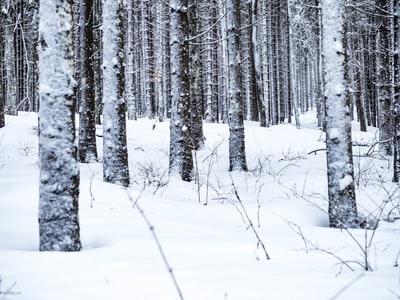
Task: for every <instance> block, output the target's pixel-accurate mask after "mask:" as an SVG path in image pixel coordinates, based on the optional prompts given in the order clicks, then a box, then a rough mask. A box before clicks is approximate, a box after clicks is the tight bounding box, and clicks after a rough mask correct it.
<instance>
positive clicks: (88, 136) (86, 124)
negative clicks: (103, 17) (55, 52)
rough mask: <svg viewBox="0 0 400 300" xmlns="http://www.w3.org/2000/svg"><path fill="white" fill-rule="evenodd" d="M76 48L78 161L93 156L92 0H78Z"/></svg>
mask: <svg viewBox="0 0 400 300" xmlns="http://www.w3.org/2000/svg"><path fill="white" fill-rule="evenodd" d="M79 41H80V42H79V46H80V48H79V49H75V51H79V53H80V68H79V71H80V81H79V82H80V86H79V89H80V93H79V95H80V99H79V100H80V101H79V139H78V151H79V152H78V153H79V161H80V162H82V163H90V162H95V161H96V160H97V147H96V120H95V113H96V112H95V85H94V64H93V57H94V55H95V51H94V46H95V45H94V39H93V1H92V0H79Z"/></svg>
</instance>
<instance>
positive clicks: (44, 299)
mask: <svg viewBox="0 0 400 300" xmlns="http://www.w3.org/2000/svg"><path fill="white" fill-rule="evenodd" d="M313 116H314V113H312V114H310V115H305V116H302V128H303V129H301V130H298V129H296V128H295V126H294V125H290V124H283V125H279V126H275V127H271V128H259V127H258V125H257V124H256V123H252V122H246V123H245V125H246V152H247V153H246V154H247V161H248V166H249V172H246V173H244V172H232V173H231V175H232V179H233V181H234V184H235V187H236V188H237V190H238V194H239V196H240V198H241V200H242V202H243V204H244V207H245V209H246V211H247V213H248V215H249V216H250V218H251V220H252V223H253V225H254V226H255V229H256V230H257V232H258V234H259V236H260V238H261V239H262V241H263V243H264V244H265V246H266V249H267V251H268V254H269V255H270V257H271V259H270V260H269V261H267V260H266V259H265V255H264V253H263V251H262V249H261V248H260V247H258V245H257V240H256V238H255V236H254V234H253V232H252V230H251V229H250V228H249V222H248V220H246V218H245V217H244V212H243V210H242V209H241V207H240V205H239V203H238V201H237V199H236V198H235V197H234V194H233V190H232V189H233V187H232V182H231V179H230V176H229V173H228V171H227V170H228V167H229V157H228V156H229V155H228V137H229V129H228V126H227V125H222V124H204V132H205V136H206V138H207V139H206V141H205V143H206V144H205V147H204V149H203V150H199V151H197V153H196V155H197V161H198V164H199V168H200V170H199V174H198V175H199V177H200V203H199V197H198V194H197V190H198V185H197V184H196V182H195V181H194V182H190V183H187V182H182V181H181V180H178V179H175V178H169V177H168V148H169V123H168V122H164V123H158V124H157V126H156V127H155V128H154V130H153V124H154V121H153V120H148V119H140V120H138V121H128V147H129V152H130V154H129V159H130V168H131V174H132V175H131V177H132V186H131V187H130V188H129V189H128V190H126V189H124V188H122V187H120V186H116V185H112V184H109V183H104V182H103V181H102V170H101V163H92V164H81V165H80V168H81V188H80V200H79V201H80V226H81V239H82V245H83V249H82V251H80V252H74V253H62V252H39V251H38V245H39V243H38V240H39V239H38V224H37V213H38V184H39V170H38V157H37V156H38V149H37V145H36V144H34V145H33V146H32V148H31V149H30V150H29V151H27V153H26V155H25V154H24V155H22V152H21V151H19V150H20V148H21V145H22V144H21V141H27V140H35V139H36V138H37V137H36V134H37V130H36V129H37V116H36V115H35V114H27V113H20V114H19V116H18V117H13V116H6V127H4V128H1V129H0V191H1V197H0V241H1V242H0V278H1V279H0V280H1V281H0V283H1V285H0V290H1V292H5V291H6V290H7V289H8V288H9V287H11V286H12V285H13V284H14V283H15V286H13V287H12V290H11V291H12V292H13V293H15V294H10V295H7V296H5V295H2V294H0V299H2V300H3V299H7V300H10V299H11V300H14V299H17V300H18V299H23V300H39V299H40V300H54V299H57V300H63V299H68V300H70V299H75V300H86V299H96V300H102V299H107V300H109V299H118V300H119V299H121V300H122V299H145V300H148V299H150V300H151V299H157V300H159V299H163V300H169V299H171V300H172V299H174V300H175V299H179V297H178V293H177V292H176V290H175V288H174V285H173V282H172V280H171V277H170V275H169V273H168V270H167V268H166V267H165V265H164V262H163V260H162V258H161V255H160V253H159V250H158V248H157V245H156V243H155V241H154V239H153V237H152V234H151V231H150V230H149V226H148V225H147V224H146V222H145V221H144V220H143V218H142V217H141V215H140V213H139V212H138V210H137V209H136V208H134V207H133V204H132V202H131V201H130V200H129V197H128V193H129V195H130V197H131V198H132V201H138V202H137V203H138V204H139V205H140V207H141V208H142V209H143V211H144V212H145V214H146V216H147V218H148V219H149V221H150V223H151V225H152V226H154V232H155V233H156V235H157V236H158V239H159V241H160V244H161V246H162V248H163V250H164V252H165V256H166V258H167V260H168V262H169V264H170V265H171V268H172V270H173V274H174V275H175V277H176V280H177V282H178V284H179V286H180V288H181V290H182V294H183V297H184V299H187V300H189V299H190V300H192V299H194V300H197V299H199V300H200V299H201V300H204V299H207V300H214V299H216V300H218V299H227V300H239V299H240V300H256V299H260V300H261V299H288V300H289V299H307V300H314V299H315V300H320V299H340V300H346V299H365V300H367V299H374V300H375V299H380V300H386V299H396V295H399V294H400V284H399V282H400V273H399V267H394V264H395V262H396V260H397V261H398V257H397V258H396V256H398V253H399V250H400V239H399V233H400V226H399V225H400V220H399V217H400V214H399V210H398V205H399V200H398V199H399V191H398V187H397V185H395V184H393V183H391V172H392V170H390V169H388V166H389V167H390V166H391V163H390V161H389V159H386V160H385V159H382V158H380V157H379V159H374V158H372V157H362V156H357V158H356V161H355V166H356V172H355V176H356V178H355V180H356V182H360V184H359V185H357V201H358V205H359V212H360V214H362V215H368V214H370V215H371V217H372V216H376V215H379V213H380V210H379V207H381V206H382V205H385V209H384V210H383V213H382V217H383V218H385V219H386V218H388V219H389V220H390V222H388V221H381V222H380V223H379V227H378V229H377V231H376V232H375V236H374V237H373V239H372V241H371V246H370V247H369V263H370V265H371V267H372V269H373V271H372V272H366V271H364V270H363V268H362V267H361V266H360V265H359V264H356V263H352V262H354V261H356V262H358V263H360V264H362V263H363V255H362V251H361V250H360V248H359V246H358V245H357V244H356V243H355V242H354V240H353V238H354V239H356V240H357V241H358V242H359V243H360V245H364V238H365V231H364V230H362V229H358V230H351V231H350V233H351V234H352V236H350V234H349V233H347V232H346V231H344V230H343V231H342V230H338V229H330V228H328V227H327V223H328V218H327V215H326V213H325V211H326V209H327V203H326V194H327V192H326V191H327V187H326V159H325V152H324V151H317V152H316V153H311V154H309V153H310V152H311V151H312V150H316V149H323V148H325V144H324V142H323V136H321V132H320V131H319V130H317V129H316V124H315V122H314V120H313V119H312V117H313ZM355 128H356V126H355ZM353 138H356V139H357V141H363V142H364V143H365V142H366V141H368V142H369V141H371V142H372V141H374V138H375V133H374V131H373V130H372V129H371V130H370V132H368V133H362V132H357V133H356V134H355V135H353ZM98 146H99V150H100V151H99V153H102V151H101V147H102V141H101V139H100V138H99V140H98ZM368 150H369V147H360V148H357V151H355V153H357V154H361V155H362V154H363V153H366V152H368ZM100 159H101V158H100ZM209 167H210V168H211V171H210V172H208V169H209ZM348 179H349V178H347V179H346V180H345V179H343V184H344V183H345V181H347V180H348ZM207 183H208V184H207ZM207 192H208V195H207ZM385 200H388V201H387V202H385ZM206 202H207V205H205V203H206ZM396 205H397V208H395V209H393V208H394V207H395V206H396ZM389 211H391V212H390V215H389ZM371 236H372V231H369V232H368V235H367V238H368V239H369V238H370V237H371ZM328 252H331V253H333V254H334V255H336V256H337V257H339V258H340V259H342V260H343V261H344V262H346V264H348V265H349V266H350V267H351V268H352V269H353V270H354V271H351V270H350V269H349V268H348V267H347V266H346V265H345V264H343V263H341V262H340V261H339V260H338V259H337V258H335V257H334V256H333V255H332V254H328ZM335 295H338V296H337V297H336V296H335Z"/></svg>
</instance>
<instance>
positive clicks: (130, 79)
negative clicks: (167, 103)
mask: <svg viewBox="0 0 400 300" xmlns="http://www.w3.org/2000/svg"><path fill="white" fill-rule="evenodd" d="M124 3H125V7H126V32H125V41H126V42H125V65H126V67H125V102H126V104H127V111H128V119H129V120H136V119H137V115H136V99H135V86H134V75H135V74H134V72H135V71H134V68H135V67H134V59H135V57H134V42H133V37H134V30H135V28H134V22H133V21H134V20H133V0H124Z"/></svg>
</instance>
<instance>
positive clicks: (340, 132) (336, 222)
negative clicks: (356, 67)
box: [322, 0, 358, 228]
mask: <svg viewBox="0 0 400 300" xmlns="http://www.w3.org/2000/svg"><path fill="white" fill-rule="evenodd" d="M343 5H344V2H343V0H341V1H334V0H324V1H323V2H322V18H323V19H322V23H323V30H324V32H323V56H324V66H323V68H324V77H325V78H324V79H325V97H326V146H327V172H328V198H329V212H328V213H329V222H330V226H331V227H336V228H343V227H344V228H353V227H357V222H358V221H357V206H356V196H355V188H354V171H353V158H352V148H351V147H352V143H351V119H350V103H348V99H349V97H346V90H347V88H346V85H347V82H346V77H345V75H346V74H345V63H346V53H345V49H346V44H345V43H346V41H345V35H344V32H346V28H345V26H344V21H343V17H344V16H343V15H342V13H343V11H342V10H343Z"/></svg>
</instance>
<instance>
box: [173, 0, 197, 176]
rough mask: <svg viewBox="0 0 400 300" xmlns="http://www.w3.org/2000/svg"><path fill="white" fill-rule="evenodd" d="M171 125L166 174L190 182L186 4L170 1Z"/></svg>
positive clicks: (176, 0)
mask: <svg viewBox="0 0 400 300" xmlns="http://www.w3.org/2000/svg"><path fill="white" fill-rule="evenodd" d="M169 4H170V8H171V15H170V58H171V60H170V63H171V123H170V154H169V171H170V174H179V175H180V176H181V178H182V180H184V181H190V180H191V179H192V171H193V157H192V149H193V140H192V137H191V130H192V128H191V117H190V109H191V102H190V78H189V72H188V70H189V42H188V28H189V27H188V26H189V17H188V11H187V10H188V4H189V3H188V0H170V3H169Z"/></svg>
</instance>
